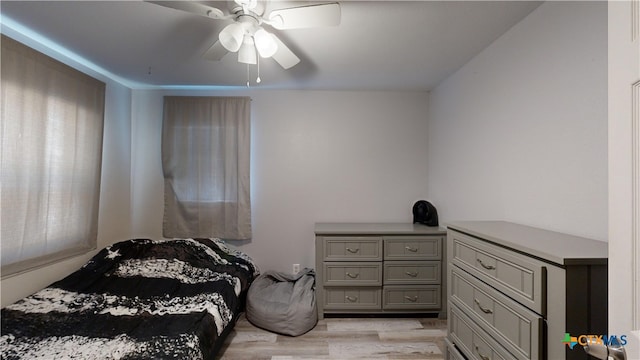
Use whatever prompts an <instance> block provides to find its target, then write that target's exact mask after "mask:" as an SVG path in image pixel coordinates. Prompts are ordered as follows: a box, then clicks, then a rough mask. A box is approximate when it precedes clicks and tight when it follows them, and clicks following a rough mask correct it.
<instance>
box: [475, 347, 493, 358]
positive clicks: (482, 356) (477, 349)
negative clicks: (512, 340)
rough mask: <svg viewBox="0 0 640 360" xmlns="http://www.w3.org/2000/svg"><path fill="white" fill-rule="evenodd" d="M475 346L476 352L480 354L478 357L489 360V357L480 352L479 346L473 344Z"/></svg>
mask: <svg viewBox="0 0 640 360" xmlns="http://www.w3.org/2000/svg"><path fill="white" fill-rule="evenodd" d="M475 347H476V352H477V353H478V356H480V358H481V359H482V360H491V358H490V357H488V356H486V355H482V353H481V352H480V348H479V347H478V345H475Z"/></svg>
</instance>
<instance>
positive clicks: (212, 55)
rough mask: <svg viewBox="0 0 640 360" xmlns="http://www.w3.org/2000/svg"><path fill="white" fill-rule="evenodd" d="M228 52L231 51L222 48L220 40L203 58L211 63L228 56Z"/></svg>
mask: <svg viewBox="0 0 640 360" xmlns="http://www.w3.org/2000/svg"><path fill="white" fill-rule="evenodd" d="M228 52H229V51H228V50H227V49H225V48H224V46H222V43H221V42H220V40H217V41H216V42H215V43H214V44H213V45H211V47H210V48H209V49H207V51H206V52H205V53H204V54H203V55H202V57H203V58H205V59H207V60H211V61H219V60H221V59H222V58H223V57H224V56H225V55H227V53H228Z"/></svg>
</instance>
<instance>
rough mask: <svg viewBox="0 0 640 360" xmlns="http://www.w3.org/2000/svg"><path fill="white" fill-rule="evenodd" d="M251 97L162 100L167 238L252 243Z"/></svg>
mask: <svg viewBox="0 0 640 360" xmlns="http://www.w3.org/2000/svg"><path fill="white" fill-rule="evenodd" d="M250 108H251V99H249V98H247V97H183V96H167V97H165V98H164V115H163V127H162V167H163V172H164V198H165V207H164V222H163V235H164V236H165V237H179V238H184V237H219V238H222V239H250V238H251V200H250V194H249V193H250V191H249V190H250V188H249V156H250V142H251V139H250V126H251V124H250V117H251V113H250Z"/></svg>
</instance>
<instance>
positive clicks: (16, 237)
mask: <svg viewBox="0 0 640 360" xmlns="http://www.w3.org/2000/svg"><path fill="white" fill-rule="evenodd" d="M1 61H2V67H1V71H2V72H1V74H0V75H1V76H0V86H1V89H0V91H1V93H0V107H1V112H0V114H1V117H0V129H1V134H0V135H1V141H2V144H1V150H2V152H1V154H0V167H1V171H2V173H1V183H0V184H1V186H0V200H1V203H0V220H1V223H0V235H1V246H2V248H1V250H2V253H1V259H2V270H1V271H2V276H3V277H6V276H8V275H12V274H15V273H19V272H21V271H24V270H27V269H31V268H34V267H38V266H42V265H44V264H48V263H51V262H55V261H58V260H60V259H62V258H66V257H70V256H73V255H77V254H81V253H84V252H87V251H89V250H91V249H94V248H95V247H96V242H97V228H98V201H99V196H100V173H101V161H102V132H103V123H104V95H105V84H104V83H102V82H100V81H98V80H96V79H94V78H92V77H90V76H87V75H85V74H83V73H81V72H79V71H77V70H75V69H73V68H71V67H69V66H67V65H65V64H62V63H60V62H58V61H56V60H54V59H52V58H50V57H48V56H46V55H44V54H41V53H39V52H37V51H35V50H33V49H31V48H29V47H27V46H24V45H22V44H20V43H19V42H17V41H15V40H12V39H10V38H8V37H6V36H5V35H3V36H2V53H1Z"/></svg>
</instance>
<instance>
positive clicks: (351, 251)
mask: <svg viewBox="0 0 640 360" xmlns="http://www.w3.org/2000/svg"><path fill="white" fill-rule="evenodd" d="M347 251H348V252H350V253H352V254H357V253H358V252H359V251H360V248H357V249H352V248H347Z"/></svg>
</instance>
